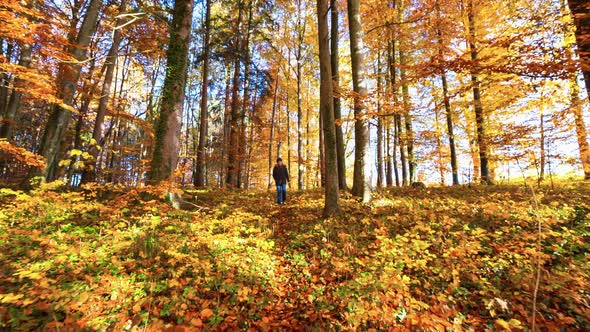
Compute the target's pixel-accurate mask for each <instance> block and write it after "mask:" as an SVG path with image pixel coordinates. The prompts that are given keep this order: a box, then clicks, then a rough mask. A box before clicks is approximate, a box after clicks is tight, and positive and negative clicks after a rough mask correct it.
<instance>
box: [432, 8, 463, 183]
mask: <svg viewBox="0 0 590 332" xmlns="http://www.w3.org/2000/svg"><path fill="white" fill-rule="evenodd" d="M435 6H436V12H437V16H438V18H439V19H440V17H441V12H440V7H439V2H438V1H437V2H436V4H435ZM436 35H437V37H438V56H439V58H440V61H444V52H443V48H444V41H443V35H442V30H441V29H440V28H437V29H436ZM440 79H441V82H442V92H443V104H444V107H445V116H446V120H447V135H448V136H449V150H450V153H451V173H452V176H453V185H454V186H455V185H458V184H459V173H458V172H459V171H458V169H457V151H456V149H455V134H454V132H453V113H452V110H451V101H450V98H449V88H448V84H447V73H446V70H445V68H444V67H441V75H440Z"/></svg>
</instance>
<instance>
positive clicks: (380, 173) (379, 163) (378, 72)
mask: <svg viewBox="0 0 590 332" xmlns="http://www.w3.org/2000/svg"><path fill="white" fill-rule="evenodd" d="M376 76H377V113H378V114H379V115H378V117H377V188H381V187H383V117H382V116H381V98H382V97H381V53H379V54H378V55H377V68H376Z"/></svg>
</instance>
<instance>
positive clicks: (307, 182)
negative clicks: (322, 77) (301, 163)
mask: <svg viewBox="0 0 590 332" xmlns="http://www.w3.org/2000/svg"><path fill="white" fill-rule="evenodd" d="M309 95H310V93H309V80H308V81H307V100H306V103H305V106H306V107H305V119H306V121H305V123H306V125H305V162H306V165H309V162H310V160H311V152H310V144H309V138H310V137H311V125H310V122H311V115H310V114H309V113H310V107H309ZM310 173H311V171H310V167H307V172H305V187H306V188H310V187H311V183H310V180H309V176H310Z"/></svg>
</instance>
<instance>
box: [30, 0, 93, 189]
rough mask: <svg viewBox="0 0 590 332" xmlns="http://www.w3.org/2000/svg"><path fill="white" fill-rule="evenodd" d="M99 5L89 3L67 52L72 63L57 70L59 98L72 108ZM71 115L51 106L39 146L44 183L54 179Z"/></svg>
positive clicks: (55, 105) (61, 107) (65, 110)
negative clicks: (43, 158) (45, 164)
mask: <svg viewBox="0 0 590 332" xmlns="http://www.w3.org/2000/svg"><path fill="white" fill-rule="evenodd" d="M101 4H102V1H101V0H91V1H90V3H89V4H88V8H87V9H86V16H85V17H84V19H83V21H82V25H81V26H80V29H79V30H78V34H77V36H76V37H75V40H73V43H72V46H71V47H70V50H69V53H70V54H71V55H72V56H73V58H74V59H75V61H73V62H69V63H63V64H62V66H61V68H60V72H59V78H58V82H59V83H58V84H59V85H58V95H59V97H60V98H61V99H62V100H63V103H64V104H65V105H70V106H71V105H72V104H73V102H74V94H75V92H76V87H77V85H78V80H79V79H80V72H81V70H82V64H83V63H84V61H85V60H86V53H87V48H88V45H89V44H90V41H91V39H92V36H93V35H94V33H95V32H96V29H97V21H98V15H99V12H100V6H101ZM71 116H72V113H71V112H70V110H68V109H66V108H65V107H64V106H62V105H60V104H54V105H53V107H52V110H51V114H50V115H49V120H48V121H47V125H46V126H45V131H44V133H43V138H42V140H41V145H40V147H39V154H41V155H42V156H43V157H45V159H46V160H47V167H46V168H45V170H44V172H43V178H44V179H45V180H47V181H51V180H54V179H55V176H56V172H55V171H56V167H57V161H58V158H59V153H60V147H61V143H62V141H63V140H64V138H65V134H66V129H67V128H68V124H69V121H70V118H71Z"/></svg>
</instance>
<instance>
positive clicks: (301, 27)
mask: <svg viewBox="0 0 590 332" xmlns="http://www.w3.org/2000/svg"><path fill="white" fill-rule="evenodd" d="M301 4H302V0H298V1H297V8H298V10H297V51H296V56H295V59H296V61H297V64H296V71H297V72H296V75H297V188H298V189H299V190H303V173H304V168H303V167H304V166H303V129H302V128H303V124H302V122H303V119H302V118H303V109H302V103H303V100H302V98H303V96H302V91H301V81H302V79H303V78H302V74H301V70H302V67H303V62H302V61H303V43H304V38H305V31H306V28H307V22H306V21H305V17H303V20H302V17H301V16H302V14H303V11H302V8H301Z"/></svg>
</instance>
